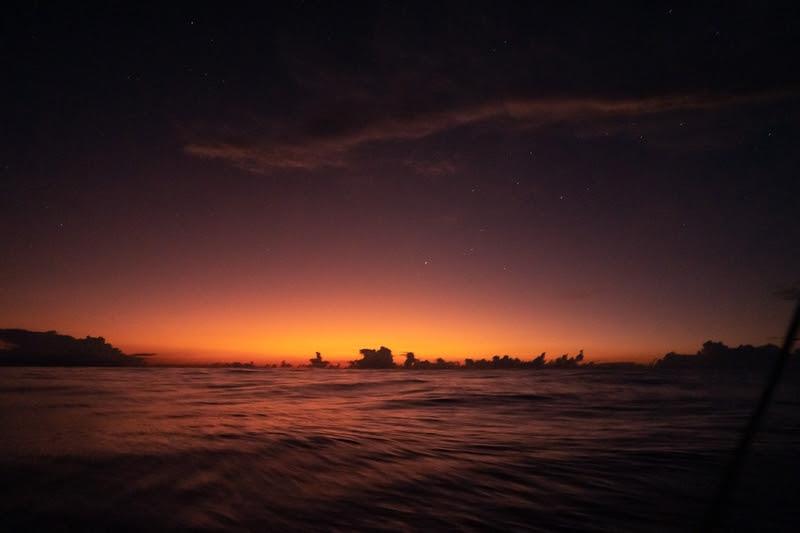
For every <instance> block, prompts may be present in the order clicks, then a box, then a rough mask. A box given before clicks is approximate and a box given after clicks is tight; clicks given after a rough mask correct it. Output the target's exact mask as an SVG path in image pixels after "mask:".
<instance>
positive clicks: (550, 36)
mask: <svg viewBox="0 0 800 533" xmlns="http://www.w3.org/2000/svg"><path fill="white" fill-rule="evenodd" d="M163 4H165V5H152V6H149V7H148V6H144V5H140V4H139V3H135V4H133V5H130V6H127V7H123V6H120V5H113V6H112V5H105V6H103V7H98V6H89V5H88V3H87V4H85V5H84V3H70V4H69V5H67V4H64V5H61V6H48V5H45V4H44V3H37V2H21V3H19V4H18V5H17V6H15V7H5V8H4V10H5V13H4V15H3V17H2V19H0V25H1V26H0V58H2V59H0V62H1V63H0V64H2V80H3V81H2V92H3V93H4V96H3V97H2V102H3V103H2V106H0V124H2V125H1V126H0V135H2V144H1V145H0V242H1V243H2V255H1V256H0V257H2V260H0V327H24V328H28V329H34V330H50V329H56V330H58V331H60V332H64V333H69V334H72V335H76V336H85V335H87V334H91V335H102V336H104V337H106V338H107V339H108V340H109V341H110V342H112V343H114V344H115V345H118V346H120V347H122V348H123V349H125V350H127V351H156V352H159V353H161V354H163V356H162V357H164V358H165V360H166V359H169V358H173V359H174V360H180V359H179V358H180V357H183V358H184V359H183V360H187V361H188V360H190V359H192V358H195V359H200V358H206V359H208V358H211V359H215V360H216V359H220V358H223V359H224V358H228V359H230V358H233V357H234V356H235V357H239V358H241V357H247V358H248V360H249V359H255V360H256V361H269V360H278V359H282V358H287V359H294V360H299V359H306V358H308V356H309V355H312V354H313V352H315V351H321V352H323V354H325V356H326V357H328V358H330V359H333V360H337V359H349V358H353V356H354V355H355V354H356V353H357V350H358V349H359V348H361V347H365V346H369V347H377V346H379V345H380V344H384V345H386V346H389V347H391V348H392V349H393V350H394V351H395V352H396V353H399V352H403V351H407V350H413V351H415V352H416V353H417V354H418V356H421V357H438V356H443V357H445V358H451V359H459V358H463V357H465V356H478V357H481V356H489V355H492V354H495V353H499V354H505V353H508V354H511V355H514V356H529V355H536V354H538V353H540V352H542V351H547V352H548V353H550V354H552V355H558V354H560V353H563V352H570V353H575V352H577V350H579V349H584V350H585V352H586V354H587V357H588V358H589V359H590V360H604V359H612V360H632V359H638V360H650V359H652V358H653V357H655V356H658V355H661V354H663V353H664V352H666V351H670V350H677V351H689V352H693V351H695V350H696V349H697V348H698V347H699V345H700V343H702V342H703V341H705V340H707V339H714V340H722V341H725V342H727V343H729V344H734V345H736V344H739V343H753V344H763V343H766V342H777V339H778V337H779V336H780V335H781V334H782V333H783V330H784V328H785V323H786V321H787V320H788V315H789V312H790V309H791V303H790V302H788V301H787V300H786V299H785V298H783V299H782V298H781V295H782V294H784V295H785V294H786V293H787V291H788V289H789V288H791V287H793V286H796V284H797V283H798V280H800V273H799V270H800V269H799V268H798V265H800V249H799V247H798V243H800V224H798V222H800V216H799V215H798V213H800V210H799V209H798V197H799V196H798V193H799V192H800V179H799V178H798V176H799V174H798V168H800V166H798V163H799V162H800V156H799V155H798V141H800V128H798V118H800V92H798V88H800V59H798V58H799V57H800V55H798V51H799V50H798V48H799V47H798V45H797V39H798V35H800V28H798V20H800V17H798V11H797V9H796V8H786V7H781V6H780V5H779V4H778V3H769V2H750V3H741V4H734V3H720V4H719V5H717V6H713V7H696V6H695V7H687V6H682V5H674V4H668V3H660V2H638V3H636V4H633V5H631V6H624V5H622V4H619V3H614V4H610V6H611V7H609V6H601V5H593V6H586V5H583V4H570V3H567V2H557V3H553V4H549V5H547V6H535V5H533V4H532V3H519V4H517V5H506V6H498V5H497V4H496V3H488V2H487V3H485V4H470V3H465V2H454V3H446V4H437V5H429V4H428V3H421V4H407V3H404V2H386V3H377V2H375V3H372V2H370V3H366V4H349V3H348V4H347V5H344V4H340V3H334V2H319V3H317V2H287V3H284V4H282V5H280V6H277V7H274V8H268V7H265V6H260V7H259V8H258V9H257V10H245V9H234V6H233V5H232V4H230V3H218V4H216V5H215V6H213V7H210V8H208V9H204V8H199V7H190V8H186V7H183V8H179V7H173V6H171V5H166V4H167V3H163Z"/></svg>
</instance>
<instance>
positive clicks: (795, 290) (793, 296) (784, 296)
mask: <svg viewBox="0 0 800 533" xmlns="http://www.w3.org/2000/svg"><path fill="white" fill-rule="evenodd" d="M772 294H773V295H774V296H775V297H776V298H780V299H781V300H790V301H792V300H798V299H800V283H797V284H795V285H792V286H790V287H783V288H782V289H778V290H777V291H775V292H773V293H772Z"/></svg>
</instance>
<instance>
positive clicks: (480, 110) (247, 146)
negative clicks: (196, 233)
mask: <svg viewBox="0 0 800 533" xmlns="http://www.w3.org/2000/svg"><path fill="white" fill-rule="evenodd" d="M785 97H786V93H781V92H762V93H753V94H745V95H699V94H687V95H668V96H657V97H647V98H627V99H610V98H586V97H577V98H560V99H559V98H513V99H499V100H492V101H488V102H483V103H477V104H471V105H465V106H461V107H455V108H451V109H447V110H443V111H432V112H421V113H416V114H402V115H386V116H377V117H374V118H373V119H372V120H370V121H368V122H363V121H359V122H357V123H349V122H347V121H341V117H339V120H340V121H341V122H340V123H338V124H337V123H336V122H335V120H331V121H329V122H326V121H325V120H316V121H311V122H310V123H311V124H314V127H311V128H309V129H307V130H306V131H302V132H298V133H297V134H296V135H295V137H293V138H290V139H286V138H282V137H278V136H268V137H264V138H259V137H256V138H245V139H236V140H234V139H226V138H225V137H224V136H218V137H217V136H214V135H213V134H211V135H210V136H209V137H207V138H198V139H195V140H193V141H191V142H189V143H188V144H186V145H185V150H186V152H187V153H188V154H190V155H192V156H196V157H202V158H208V159H220V160H223V161H226V162H228V163H230V164H232V165H234V166H236V167H238V168H241V169H243V170H246V171H249V172H256V173H260V172H267V171H268V170H270V169H275V168H289V169H306V170H310V169H316V168H321V167H340V166H346V165H347V164H348V162H349V161H350V159H351V156H352V154H353V153H354V152H356V151H357V150H358V149H359V148H361V147H363V146H365V145H368V144H372V143H384V142H398V141H400V142H402V141H415V140H419V139H423V138H426V137H430V136H432V135H436V134H439V133H443V132H447V131H449V130H453V129H456V128H461V127H466V126H471V125H475V124H480V123H496V122H502V123H503V124H504V125H506V126H507V127H510V128H539V127H544V126H547V125H552V124H559V123H575V124H581V125H583V127H584V128H585V124H586V123H587V122H589V123H591V122H597V123H601V124H602V123H608V122H610V121H619V120H630V119H637V120H644V121H646V120H649V119H652V118H654V117H659V116H663V115H665V114H669V113H677V112H713V111H715V110H718V109H722V108H726V109H729V108H732V107H736V106H747V105H753V104H758V103H762V102H765V101H771V100H776V99H781V98H785ZM354 111H355V110H354ZM345 115H347V114H345ZM614 127H619V126H618V125H615V126H614ZM607 129H608V128H607ZM584 131H586V130H585V129H584ZM602 131H606V130H602ZM412 166H413V165H412ZM418 169H419V170H420V171H421V172H422V173H433V174H436V173H448V172H450V171H451V168H450V167H448V165H447V164H446V163H444V162H436V163H434V164H428V165H422V164H421V165H418Z"/></svg>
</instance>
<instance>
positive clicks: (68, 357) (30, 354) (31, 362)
mask: <svg viewBox="0 0 800 533" xmlns="http://www.w3.org/2000/svg"><path fill="white" fill-rule="evenodd" d="M140 365H144V361H143V360H142V359H140V358H138V357H134V356H131V355H125V354H124V353H122V351H121V350H120V349H119V348H115V347H114V346H112V345H111V344H109V343H107V342H106V340H105V339H104V338H103V337H86V338H85V339H76V338H75V337H70V336H69V335H60V334H58V333H56V332H55V331H43V332H41V331H28V330H24V329H0V366H140Z"/></svg>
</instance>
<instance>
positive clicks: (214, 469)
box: [0, 368, 800, 531]
mask: <svg viewBox="0 0 800 533" xmlns="http://www.w3.org/2000/svg"><path fill="white" fill-rule="evenodd" d="M762 382H763V379H762V377H761V376H730V375H716V374H708V373H706V374H697V373H686V372H683V373H666V372H662V373H659V372H655V371H652V370H634V371H631V370H603V369H594V370H563V371H558V370H549V371H539V372H536V371H527V372H526V371H485V372H482V371H474V372H471V371H401V370H397V371H351V370H269V369H256V370H245V369H223V368H219V369H200V368H143V369H129V368H72V369H64V368H4V369H0V474H2V480H3V481H2V485H0V486H1V487H2V488H0V491H2V495H0V496H1V497H0V529H2V530H5V531H32V530H49V531H55V530H90V531H106V530H108V531H120V530H148V531H152V530H212V531H215V530H229V531H248V530H251V531H252V530H255V531H264V530H273V531H274V530H278V531H284V530H301V531H350V530H354V529H355V530H393V531H394V530H487V529H490V530H499V531H513V530H533V531H567V530H586V531H691V530H695V529H696V528H697V527H698V525H699V524H700V522H701V520H702V517H703V514H704V512H705V510H706V508H707V506H708V503H709V501H710V499H711V497H712V495H713V493H714V490H715V488H716V486H717V483H718V482H719V478H720V475H721V473H722V469H723V466H724V463H725V461H726V460H727V458H728V457H729V454H730V451H731V449H732V448H733V446H734V443H735V440H736V437H737V435H738V433H739V431H740V430H741V428H742V426H743V424H744V422H745V419H746V417H747V415H748V414H749V412H750V410H751V409H752V407H753V405H754V402H755V397H756V395H757V392H758V390H759V387H760V386H761V384H762ZM798 383H800V379H798V376H797V373H796V372H794V373H792V374H791V375H790V376H787V380H786V381H785V382H784V383H783V385H782V386H781V389H780V391H779V394H778V398H777V401H776V402H775V403H774V404H773V405H772V407H771V410H770V414H769V417H768V419H767V421H766V424H765V427H764V428H763V431H762V432H761V433H760V434H759V436H758V439H757V442H756V443H755V446H754V449H753V451H752V453H751V455H750V456H749V459H748V462H747V464H746V467H745V470H744V472H743V475H742V479H741V483H740V485H739V490H738V491H737V493H736V495H735V498H734V502H733V505H732V506H730V507H729V508H728V510H727V512H726V513H725V517H724V519H725V523H724V526H725V528H729V529H731V530H741V531H747V530H785V531H790V530H796V529H797V526H798V524H800V521H799V520H800V511H799V510H798V507H800V506H798V504H797V500H798V496H800V491H799V490H798V488H800V481H798V478H799V477H800V476H798V474H800V413H798V406H800V394H798V386H797V384H798Z"/></svg>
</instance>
